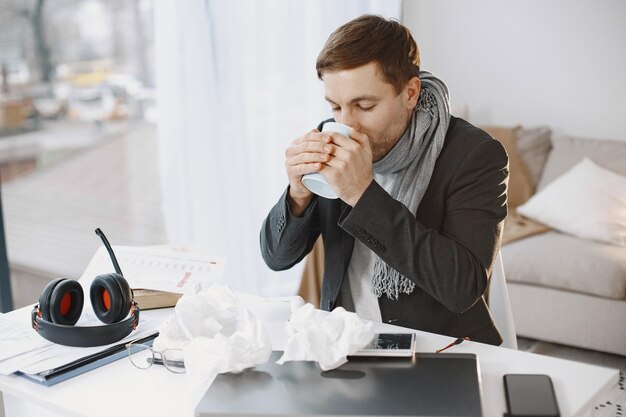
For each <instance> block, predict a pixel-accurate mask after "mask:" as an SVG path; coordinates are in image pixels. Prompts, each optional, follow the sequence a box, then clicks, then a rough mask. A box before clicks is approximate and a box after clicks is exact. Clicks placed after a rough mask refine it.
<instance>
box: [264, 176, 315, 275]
mask: <svg viewBox="0 0 626 417" xmlns="http://www.w3.org/2000/svg"><path fill="white" fill-rule="evenodd" d="M288 191H289V188H287V189H286V190H285V192H284V193H283V195H282V196H281V198H280V199H279V200H278V203H276V205H275V206H274V207H273V208H272V209H271V210H270V213H269V214H268V216H267V217H266V218H265V221H264V222H263V226H262V227H261V236H260V238H261V255H262V256H263V260H264V261H265V263H266V264H267V266H268V267H270V269H272V270H274V271H282V270H285V269H289V268H291V267H292V266H294V265H295V264H297V263H298V262H300V261H301V260H302V259H303V258H304V257H305V256H306V255H307V254H308V253H309V252H310V251H311V249H312V248H313V244H315V241H316V239H317V237H318V236H319V234H320V227H319V216H318V215H317V211H318V209H317V197H316V196H313V200H312V201H311V203H310V204H309V206H308V207H307V208H306V210H305V211H304V213H303V215H302V217H296V216H294V215H292V214H291V210H290V208H289V199H288V197H287V193H288Z"/></svg>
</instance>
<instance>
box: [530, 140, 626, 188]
mask: <svg viewBox="0 0 626 417" xmlns="http://www.w3.org/2000/svg"><path fill="white" fill-rule="evenodd" d="M584 157H587V158H589V159H591V160H592V161H593V162H595V163H596V164H598V165H600V166H601V167H604V168H607V169H610V170H611V171H615V172H617V173H618V174H620V175H624V176H626V163H624V161H626V141H613V140H596V139H579V138H571V137H565V136H562V137H553V138H552V151H551V152H550V155H549V156H548V161H547V162H546V166H545V168H544V170H543V174H542V175H541V179H540V180H539V185H538V186H537V189H539V190H542V189H544V188H545V187H546V185H548V184H549V183H551V182H552V181H553V180H555V179H556V178H558V177H560V176H561V175H563V174H564V173H565V172H566V171H567V170H569V169H570V168H571V167H573V166H574V165H576V164H577V163H578V162H580V161H581V160H582V159H583V158H584Z"/></svg>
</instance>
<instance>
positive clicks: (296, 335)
mask: <svg viewBox="0 0 626 417" xmlns="http://www.w3.org/2000/svg"><path fill="white" fill-rule="evenodd" d="M372 326H373V324H372V322H369V321H365V320H362V319H360V318H359V316H357V315H356V313H350V312H348V311H346V310H345V309H344V308H342V307H337V308H336V309H334V310H333V311H332V312H330V313H328V312H326V311H321V310H316V309H315V307H313V305H312V304H305V305H303V306H302V307H300V308H298V309H297V310H295V311H293V312H292V314H291V318H290V319H289V323H288V324H287V331H288V334H289V338H288V340H287V345H286V347H285V351H284V353H283V355H282V356H281V357H280V359H279V360H278V361H277V362H276V363H278V364H279V365H282V364H284V363H285V362H289V361H317V362H318V363H319V365H320V368H322V370H323V371H328V370H331V369H335V368H337V367H339V366H341V365H343V364H344V363H346V362H347V361H348V358H347V356H348V355H352V354H354V353H356V352H358V351H359V350H361V349H363V348H364V347H365V346H366V345H367V344H368V343H369V342H370V341H371V340H372V339H373V338H374V333H373V330H372Z"/></svg>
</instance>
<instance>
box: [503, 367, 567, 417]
mask: <svg viewBox="0 0 626 417" xmlns="http://www.w3.org/2000/svg"><path fill="white" fill-rule="evenodd" d="M504 392H505V394H506V405H507V407H508V409H509V414H508V415H509V416H510V417H559V416H560V415H561V414H560V413H559V406H558V404H557V401H556V395H555V394H554V386H553V385H552V380H551V379H550V377H549V376H548V375H536V374H532V375H529V374H508V375H504Z"/></svg>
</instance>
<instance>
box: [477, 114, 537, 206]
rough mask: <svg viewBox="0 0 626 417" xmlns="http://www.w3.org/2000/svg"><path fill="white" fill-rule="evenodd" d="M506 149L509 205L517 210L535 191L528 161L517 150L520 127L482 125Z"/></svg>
mask: <svg viewBox="0 0 626 417" xmlns="http://www.w3.org/2000/svg"><path fill="white" fill-rule="evenodd" d="M481 127H482V129H484V130H485V131H486V132H487V133H489V134H490V135H491V136H492V137H493V138H494V139H496V140H498V141H499V142H500V143H502V145H503V146H504V149H506V153H507V154H508V156H509V187H508V190H507V207H508V208H509V210H515V208H516V207H517V206H519V205H520V204H523V203H524V202H526V200H528V199H529V198H530V196H532V195H533V193H534V192H535V185H534V184H533V181H532V177H531V175H530V173H529V171H528V167H527V166H526V163H525V162H524V161H523V160H522V158H521V156H520V154H519V152H518V150H517V144H516V143H517V131H518V130H519V129H520V128H519V127H500V126H481Z"/></svg>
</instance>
